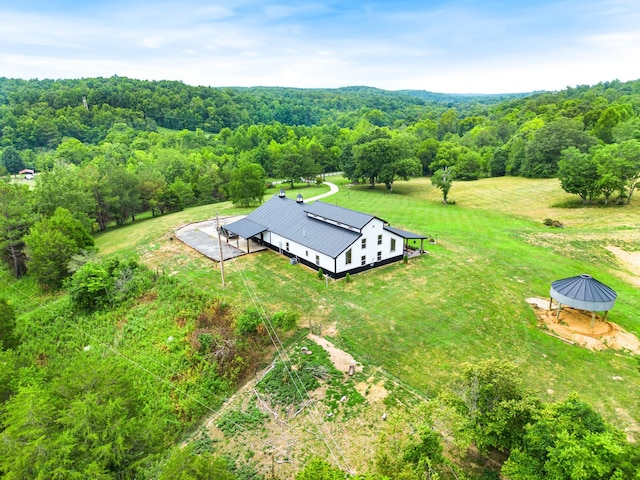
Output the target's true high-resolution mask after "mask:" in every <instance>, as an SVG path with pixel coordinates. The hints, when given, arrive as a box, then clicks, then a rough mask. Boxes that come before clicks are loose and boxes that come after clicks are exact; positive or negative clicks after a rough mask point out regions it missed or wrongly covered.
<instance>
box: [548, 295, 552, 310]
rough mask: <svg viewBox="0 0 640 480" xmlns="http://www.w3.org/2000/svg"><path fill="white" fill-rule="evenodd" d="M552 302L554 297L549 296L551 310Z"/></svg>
mask: <svg viewBox="0 0 640 480" xmlns="http://www.w3.org/2000/svg"><path fill="white" fill-rule="evenodd" d="M552 303H553V297H549V310H551V305H552Z"/></svg>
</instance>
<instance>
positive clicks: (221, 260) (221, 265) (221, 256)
mask: <svg viewBox="0 0 640 480" xmlns="http://www.w3.org/2000/svg"><path fill="white" fill-rule="evenodd" d="M216 229H217V230H218V250H219V251H220V276H221V277H222V288H224V255H223V253H222V239H221V238H220V235H222V229H221V228H220V218H219V217H218V214H217V213H216Z"/></svg>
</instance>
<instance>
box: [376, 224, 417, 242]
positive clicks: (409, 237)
mask: <svg viewBox="0 0 640 480" xmlns="http://www.w3.org/2000/svg"><path fill="white" fill-rule="evenodd" d="M384 229H385V230H387V231H389V232H391V233H395V234H396V235H398V236H400V237H402V238H406V239H407V240H421V239H424V238H427V237H425V236H424V235H420V234H417V233H413V232H407V231H406V230H401V229H399V228H394V227H390V226H389V225H385V226H384Z"/></svg>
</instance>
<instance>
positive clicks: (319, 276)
mask: <svg viewBox="0 0 640 480" xmlns="http://www.w3.org/2000/svg"><path fill="white" fill-rule="evenodd" d="M323 276H324V272H323V271H322V269H321V268H319V269H318V278H319V279H320V280H322V277H323Z"/></svg>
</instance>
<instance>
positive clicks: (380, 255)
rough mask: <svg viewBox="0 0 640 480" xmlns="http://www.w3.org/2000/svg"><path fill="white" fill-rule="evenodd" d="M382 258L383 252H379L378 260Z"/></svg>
mask: <svg viewBox="0 0 640 480" xmlns="http://www.w3.org/2000/svg"><path fill="white" fill-rule="evenodd" d="M380 260H382V252H378V261H380Z"/></svg>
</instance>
